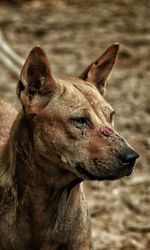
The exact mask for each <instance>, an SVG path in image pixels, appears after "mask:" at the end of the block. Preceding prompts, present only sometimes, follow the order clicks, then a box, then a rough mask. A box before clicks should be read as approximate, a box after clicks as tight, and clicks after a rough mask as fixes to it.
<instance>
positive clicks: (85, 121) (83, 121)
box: [69, 116, 92, 128]
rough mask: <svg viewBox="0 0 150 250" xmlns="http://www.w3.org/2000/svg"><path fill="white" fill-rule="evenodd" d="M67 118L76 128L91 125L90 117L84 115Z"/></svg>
mask: <svg viewBox="0 0 150 250" xmlns="http://www.w3.org/2000/svg"><path fill="white" fill-rule="evenodd" d="M69 120H70V122H71V124H72V125H73V126H75V127H76V128H88V127H91V125H92V124H91V121H90V119H89V118H88V117H86V116H79V117H71V118H70V119H69Z"/></svg>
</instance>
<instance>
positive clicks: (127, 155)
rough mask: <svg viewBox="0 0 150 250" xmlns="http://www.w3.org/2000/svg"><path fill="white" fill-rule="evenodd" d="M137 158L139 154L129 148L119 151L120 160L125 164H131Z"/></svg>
mask: <svg viewBox="0 0 150 250" xmlns="http://www.w3.org/2000/svg"><path fill="white" fill-rule="evenodd" d="M137 158H139V154H138V153H136V152H135V151H134V150H133V149H131V148H128V149H126V150H124V151H122V152H121V153H120V160H121V162H122V163H123V165H125V166H130V165H133V164H134V163H135V161H136V159H137Z"/></svg>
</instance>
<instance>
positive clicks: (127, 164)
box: [119, 160, 136, 168]
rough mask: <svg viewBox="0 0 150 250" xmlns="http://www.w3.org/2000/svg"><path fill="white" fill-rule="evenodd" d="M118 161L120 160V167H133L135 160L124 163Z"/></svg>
mask: <svg viewBox="0 0 150 250" xmlns="http://www.w3.org/2000/svg"><path fill="white" fill-rule="evenodd" d="M119 162H120V165H122V167H126V168H133V167H134V165H135V163H136V160H134V161H131V162H126V163H125V162H122V161H120V160H119Z"/></svg>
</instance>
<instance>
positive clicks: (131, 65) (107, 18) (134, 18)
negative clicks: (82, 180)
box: [0, 0, 150, 250]
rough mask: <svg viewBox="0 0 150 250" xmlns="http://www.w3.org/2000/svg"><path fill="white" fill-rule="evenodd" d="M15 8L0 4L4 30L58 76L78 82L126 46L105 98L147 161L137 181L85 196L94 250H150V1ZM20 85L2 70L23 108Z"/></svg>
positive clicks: (1, 92) (0, 78) (2, 89)
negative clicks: (39, 51) (116, 47)
mask: <svg viewBox="0 0 150 250" xmlns="http://www.w3.org/2000/svg"><path fill="white" fill-rule="evenodd" d="M7 2H9V1H7ZM10 2H12V3H11V4H8V3H7V4H6V3H5V1H0V29H2V30H3V32H4V34H5V36H6V37H7V40H8V41H9V42H10V43H11V46H12V47H13V48H14V49H15V50H16V51H17V52H18V53H19V54H20V55H21V56H22V57H23V58H25V57H26V56H27V54H28V53H29V51H30V49H31V48H32V46H33V45H35V44H40V45H42V46H43V47H44V48H45V49H46V51H47V52H48V55H49V59H50V62H51V64H52V68H53V72H54V73H55V75H56V76H58V75H61V74H67V75H74V76H75V75H79V74H80V73H81V72H82V70H83V69H84V68H85V67H86V66H87V65H88V64H89V63H90V62H91V61H92V60H94V59H96V57H98V55H100V53H101V52H102V51H103V50H104V49H105V48H106V47H107V46H109V45H110V44H111V43H114V42H119V43H120V45H121V48H120V54H119V57H118V62H117V64H116V67H115V70H114V71H113V73H112V75H111V78H110V80H109V82H108V84H107V87H108V89H107V95H106V98H107V100H108V101H109V102H110V103H111V104H112V106H114V107H115V109H116V112H117V114H116V118H115V123H116V128H117V130H118V131H119V132H120V133H121V134H122V135H123V136H124V137H125V138H126V139H127V140H128V141H129V142H130V144H131V145H132V146H134V147H135V148H136V150H137V151H138V152H139V153H140V156H141V157H140V159H139V161H138V163H137V165H136V168H135V173H134V175H132V176H131V177H128V178H125V179H124V180H120V181H116V182H88V183H86V185H85V191H86V196H87V201H88V205H89V208H90V213H91V216H92V237H93V243H94V249H95V250H108V249H109V250H135V249H136V250H148V249H150V196H149V193H150V167H149V164H148V163H149V161H150V1H146V0H145V1H144V0H143V1H142V0H141V1H136V0H122V1H119V0H112V1H109V0H108V1H104V0H99V1H98V0H97V1H96V0H93V1H92V0H89V1H85V0H83V1H79V0H77V1H75V0H74V1H73V0H68V1H67V0H62V1H61V0H59V1H57V0H55V1H41V2H40V1H24V3H23V4H22V1H21V0H20V1H19V0H18V1H15V0H14V1H10ZM16 82H17V80H16V79H15V77H14V76H13V75H12V74H11V73H10V72H9V71H8V70H7V69H6V68H5V67H4V66H3V65H2V64H0V97H2V98H3V99H5V100H7V101H9V102H10V103H12V104H13V105H15V106H16V108H18V103H17V98H16V96H15V86H16Z"/></svg>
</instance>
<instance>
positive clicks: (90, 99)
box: [59, 77, 112, 111]
mask: <svg viewBox="0 0 150 250" xmlns="http://www.w3.org/2000/svg"><path fill="white" fill-rule="evenodd" d="M59 84H61V86H62V99H63V98H65V99H69V100H70V101H71V103H72V105H77V106H81V107H84V106H87V107H90V108H92V109H94V110H108V111H109V110H110V111H111V110H112V108H111V106H110V105H109V104H108V103H107V102H106V100H105V99H104V98H103V96H102V95H101V94H100V93H99V91H98V89H97V88H96V87H95V86H94V85H93V84H92V83H89V82H85V81H83V80H81V79H79V78H72V77H70V78H65V79H61V80H59Z"/></svg>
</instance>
